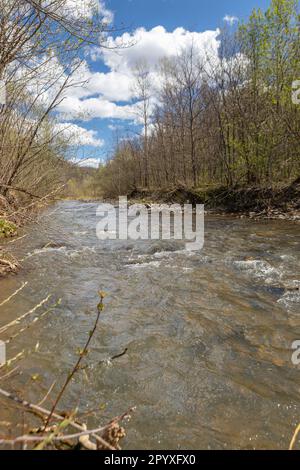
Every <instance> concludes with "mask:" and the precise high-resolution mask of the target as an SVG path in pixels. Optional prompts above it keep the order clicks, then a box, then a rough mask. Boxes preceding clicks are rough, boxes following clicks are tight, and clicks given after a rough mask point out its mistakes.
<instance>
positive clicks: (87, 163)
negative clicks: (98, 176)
mask: <svg viewBox="0 0 300 470" xmlns="http://www.w3.org/2000/svg"><path fill="white" fill-rule="evenodd" d="M73 163H75V164H77V165H78V166H80V167H90V168H99V166H100V164H101V163H103V160H102V159H101V158H85V159H83V160H80V159H76V160H73Z"/></svg>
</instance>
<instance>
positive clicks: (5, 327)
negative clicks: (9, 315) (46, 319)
mask: <svg viewBox="0 0 300 470" xmlns="http://www.w3.org/2000/svg"><path fill="white" fill-rule="evenodd" d="M51 297H52V296H51V295H48V296H47V297H46V298H45V299H44V300H42V301H41V302H40V303H39V304H37V305H36V306H35V307H33V308H32V309H31V310H29V311H28V312H26V313H24V314H23V315H21V316H20V317H18V318H16V319H15V320H13V321H11V322H10V323H7V325H4V326H2V327H1V328H0V334H1V333H4V332H5V331H6V330H8V328H10V327H11V326H14V325H17V324H18V323H20V321H21V320H24V318H26V317H28V316H29V315H31V314H32V313H34V312H36V310H38V309H39V308H41V307H42V306H43V305H44V304H45V303H46V302H48V300H49V299H50V298H51Z"/></svg>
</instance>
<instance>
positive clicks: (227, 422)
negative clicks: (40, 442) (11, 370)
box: [0, 201, 300, 449]
mask: <svg viewBox="0 0 300 470" xmlns="http://www.w3.org/2000/svg"><path fill="white" fill-rule="evenodd" d="M96 207H97V204H96V203H81V202H73V201H71V202H61V203H58V204H57V205H56V206H55V207H52V208H51V209H49V210H48V212H47V213H45V214H43V216H42V218H41V220H40V221H39V223H38V224H34V225H33V226H32V227H29V229H27V232H28V235H27V236H26V237H25V238H23V239H22V240H19V241H17V242H15V243H12V244H10V245H9V247H10V250H12V252H13V253H14V254H15V255H16V256H17V257H18V258H19V259H20V258H21V259H23V261H22V265H23V269H22V271H21V272H20V274H19V275H18V276H15V277H8V278H6V279H4V280H1V282H0V303H1V300H3V299H5V298H6V297H8V296H9V295H10V294H11V293H13V292H14V291H15V290H16V289H17V288H18V287H19V286H20V285H21V283H22V282H28V284H27V285H26V287H25V288H24V289H23V290H22V291H21V292H20V293H19V294H18V295H17V296H15V297H14V298H13V300H12V301H11V302H9V303H6V304H5V305H4V306H2V307H0V327H1V326H2V325H4V324H6V323H8V322H9V321H11V320H13V319H14V318H16V317H18V316H19V315H21V314H23V313H25V312H26V311H28V310H30V309H31V308H32V307H34V306H35V305H36V304H38V303H39V302H40V301H41V300H42V299H44V298H45V297H47V296H48V295H49V294H51V295H52V298H51V299H50V300H49V301H48V303H47V305H51V303H55V302H56V301H57V299H61V303H60V305H58V306H57V307H56V308H55V309H54V310H53V311H50V312H49V313H48V314H47V315H45V316H42V318H41V319H40V321H39V322H36V323H35V324H34V325H32V327H31V328H30V329H28V330H27V331H25V332H23V333H22V334H20V335H19V336H18V337H16V338H15V340H13V341H12V342H11V343H10V344H9V345H8V347H7V355H8V357H9V358H11V357H14V356H15V355H16V354H17V353H18V352H20V351H24V358H23V359H22V360H21V361H19V363H17V364H19V365H20V367H21V370H22V374H21V375H20V376H18V377H16V378H9V379H7V380H5V383H1V386H2V387H3V388H6V389H9V390H10V391H14V392H16V393H19V394H20V395H22V396H23V397H25V398H27V399H29V400H31V401H33V402H35V403H36V402H38V401H39V400H41V398H42V397H43V396H44V395H45V393H46V391H47V390H48V388H49V387H50V385H51V384H52V383H53V381H54V380H58V382H59V383H61V382H62V381H63V380H64V379H65V377H66V375H67V373H68V371H69V370H70V368H71V367H72V365H73V364H74V361H75V360H76V359H77V357H78V356H77V354H78V348H81V347H82V346H83V345H84V343H85V341H86V338H87V336H88V334H89V331H90V330H91V328H92V326H93V322H94V320H95V314H96V305H97V303H98V302H99V298H98V295H97V293H98V291H99V289H101V290H102V291H105V292H106V293H107V297H106V299H105V304H106V308H105V310H104V312H103V316H102V320H101V324H100V326H99V327H98V331H97V334H96V336H95V337H94V339H93V343H92V346H91V348H90V353H89V356H88V358H87V360H88V363H89V368H88V369H85V371H82V372H80V373H78V374H77V375H76V377H75V379H74V381H73V382H72V384H71V385H70V388H69V390H68V393H67V394H66V395H65V396H64V398H63V400H62V403H61V404H60V409H64V408H65V409H70V408H75V407H76V406H78V409H79V414H82V415H84V416H86V417H87V416H89V418H88V419H89V420H90V421H91V423H93V424H94V423H98V424H99V422H106V420H107V419H109V418H111V417H113V416H115V415H118V414H120V413H122V412H124V411H126V410H127V409H128V408H129V407H131V406H136V407H137V411H136V413H135V414H134V416H133V419H132V421H131V422H130V423H129V424H127V425H126V428H127V438H126V440H125V442H124V443H123V447H124V448H126V449H135V448H145V449H164V448H170V449H211V448H213V449H225V448H235V449H239V448H243V449H258V448H263V449H266V448H268V449H269V448H273V449H277V448H278V449H283V448H287V447H288V444H289V441H290V438H291V436H292V434H293V431H294V428H295V426H296V425H297V424H298V422H300V366H297V365H294V364H293V363H292V359H291V358H292V353H293V351H292V343H293V342H294V341H295V340H298V339H299V340H300V292H299V290H298V291H297V290H295V289H294V288H295V287H297V286H299V285H300V250H299V246H300V240H299V224H296V223H292V222H283V221H269V222H263V221H262V222H254V221H249V220H247V219H232V218H223V217H213V216H208V217H206V221H205V224H206V232H205V246H204V249H203V250H202V251H200V252H189V251H187V250H186V249H185V244H184V243H181V242H176V241H169V242H163V241H148V242H146V241H143V242H141V241H139V242H133V241H130V240H129V241H99V240H98V239H97V238H96V223H97V218H96ZM49 242H50V243H51V244H50V245H49ZM45 309H46V308H45V307H41V308H40V309H39V310H38V311H37V312H36V314H33V315H34V316H39V315H41V314H43V312H44V311H45ZM29 319H30V317H29V318H27V319H25V320H24V323H25V325H26V324H27V323H28V321H29ZM31 320H32V318H31ZM19 329H20V325H17V327H15V328H11V329H10V330H9V332H8V334H13V333H14V332H17V331H18V330H19ZM7 338H8V336H5V335H2V338H1V339H2V340H5V339H7ZM125 348H128V351H127V353H126V354H125V355H124V356H122V357H120V358H119V359H116V360H114V361H113V362H110V361H109V358H111V357H112V356H114V355H117V354H119V353H121V352H122V351H123V350H124V349H125ZM54 395H55V392H53V393H52V396H53V397H54ZM7 405H8V404H7V402H5V401H1V412H0V421H1V418H2V419H4V418H6V419H13V418H12V415H13V408H7ZM47 405H48V407H49V401H48V404H47V403H46V404H45V405H44V406H47ZM85 419H87V418H85Z"/></svg>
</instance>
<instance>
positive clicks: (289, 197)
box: [128, 178, 300, 221]
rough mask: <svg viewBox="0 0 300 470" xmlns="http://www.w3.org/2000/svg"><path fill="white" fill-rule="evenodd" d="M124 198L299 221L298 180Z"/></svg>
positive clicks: (136, 193) (137, 192) (177, 189)
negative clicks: (279, 183) (274, 184)
mask: <svg viewBox="0 0 300 470" xmlns="http://www.w3.org/2000/svg"><path fill="white" fill-rule="evenodd" d="M128 197H129V199H130V202H131V203H135V202H138V203H144V204H152V203H156V204H157V203H158V204H161V203H165V204H174V203H177V204H186V203H190V204H193V205H196V204H204V205H205V207H206V210H207V212H208V213H210V214H212V215H214V214H215V215H231V216H237V217H249V218H251V219H257V220H258V219H269V220H276V219H283V220H295V221H300V178H299V179H297V180H296V181H295V182H294V183H293V184H291V185H288V186H281V187H277V188H272V187H264V188H263V187H250V188H246V187H243V188H233V189H228V188H224V187H217V188H206V189H191V188H188V187H185V186H182V185H177V186H174V187H173V188H169V189H157V190H146V189H142V190H140V189H135V190H133V191H132V192H131V193H130V194H129V195H128Z"/></svg>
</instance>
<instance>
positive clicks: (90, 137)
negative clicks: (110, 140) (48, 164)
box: [55, 123, 104, 147]
mask: <svg viewBox="0 0 300 470" xmlns="http://www.w3.org/2000/svg"><path fill="white" fill-rule="evenodd" d="M55 132H56V133H60V134H61V135H62V136H63V137H64V138H66V139H67V140H68V141H70V142H72V146H81V145H89V146H91V147H103V145H104V140H102V139H99V138H98V134H97V132H96V131H94V130H88V129H85V128H84V127H80V126H78V125H77V124H73V123H58V124H56V126H55Z"/></svg>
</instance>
